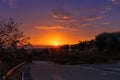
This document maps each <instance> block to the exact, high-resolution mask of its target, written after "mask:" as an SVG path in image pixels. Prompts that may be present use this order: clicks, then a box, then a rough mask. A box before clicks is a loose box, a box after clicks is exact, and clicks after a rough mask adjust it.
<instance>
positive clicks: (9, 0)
mask: <svg viewBox="0 0 120 80" xmlns="http://www.w3.org/2000/svg"><path fill="white" fill-rule="evenodd" d="M0 1H2V2H5V3H7V4H8V5H9V6H10V7H13V6H14V5H16V2H17V0H0Z"/></svg>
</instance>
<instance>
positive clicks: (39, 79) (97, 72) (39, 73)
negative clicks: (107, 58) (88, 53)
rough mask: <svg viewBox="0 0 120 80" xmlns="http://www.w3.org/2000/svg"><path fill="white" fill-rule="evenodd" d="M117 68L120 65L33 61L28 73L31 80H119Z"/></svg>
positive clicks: (119, 72)
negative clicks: (63, 63)
mask: <svg viewBox="0 0 120 80" xmlns="http://www.w3.org/2000/svg"><path fill="white" fill-rule="evenodd" d="M115 65H116V67H113V66H115ZM101 66H102V67H101ZM116 68H117V69H116ZM119 68H120V64H107V65H105V64H102V65H59V64H53V63H51V62H40V61H33V63H32V64H30V73H31V77H32V79H33V80H120V71H119ZM110 69H113V70H110ZM115 69H116V70H115ZM117 70H118V71H117Z"/></svg>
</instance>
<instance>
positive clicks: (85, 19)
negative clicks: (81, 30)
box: [83, 16, 103, 21]
mask: <svg viewBox="0 0 120 80" xmlns="http://www.w3.org/2000/svg"><path fill="white" fill-rule="evenodd" d="M101 18H103V16H89V17H86V18H84V19H83V20H84V21H93V20H97V19H101Z"/></svg>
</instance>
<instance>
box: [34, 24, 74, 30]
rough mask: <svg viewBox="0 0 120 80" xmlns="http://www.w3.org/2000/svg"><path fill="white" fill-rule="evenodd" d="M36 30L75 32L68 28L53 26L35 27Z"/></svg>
mask: <svg viewBox="0 0 120 80" xmlns="http://www.w3.org/2000/svg"><path fill="white" fill-rule="evenodd" d="M35 28H36V29H40V30H59V29H65V30H75V29H74V28H70V27H64V26H60V25H54V26H35Z"/></svg>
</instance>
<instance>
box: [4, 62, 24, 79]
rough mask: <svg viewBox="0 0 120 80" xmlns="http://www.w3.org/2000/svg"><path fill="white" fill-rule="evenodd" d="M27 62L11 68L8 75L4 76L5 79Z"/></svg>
mask: <svg viewBox="0 0 120 80" xmlns="http://www.w3.org/2000/svg"><path fill="white" fill-rule="evenodd" d="M25 63H26V62H23V63H21V64H19V65H17V66H15V67H13V68H12V69H10V70H9V71H8V72H7V73H6V75H4V76H3V80H5V79H6V78H7V77H8V76H9V75H11V74H12V73H13V72H14V71H15V70H16V69H18V68H19V67H21V66H23V65H24V64H25Z"/></svg>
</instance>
